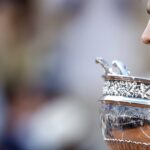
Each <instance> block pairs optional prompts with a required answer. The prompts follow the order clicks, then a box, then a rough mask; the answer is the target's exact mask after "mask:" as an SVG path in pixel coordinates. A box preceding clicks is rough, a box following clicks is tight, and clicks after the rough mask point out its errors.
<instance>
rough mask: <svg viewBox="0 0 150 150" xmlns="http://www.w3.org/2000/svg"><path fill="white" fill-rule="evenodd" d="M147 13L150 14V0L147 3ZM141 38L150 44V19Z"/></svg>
mask: <svg viewBox="0 0 150 150" xmlns="http://www.w3.org/2000/svg"><path fill="white" fill-rule="evenodd" d="M147 13H148V14H150V0H148V4H147ZM141 39H142V41H143V43H145V44H150V20H149V21H148V24H147V26H146V28H145V30H144V32H143V34H142V37H141Z"/></svg>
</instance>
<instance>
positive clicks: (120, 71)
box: [96, 57, 130, 76]
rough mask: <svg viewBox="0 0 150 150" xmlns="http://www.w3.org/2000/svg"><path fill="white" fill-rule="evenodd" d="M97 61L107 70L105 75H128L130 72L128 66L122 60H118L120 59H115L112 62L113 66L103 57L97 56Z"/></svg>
mask: <svg viewBox="0 0 150 150" xmlns="http://www.w3.org/2000/svg"><path fill="white" fill-rule="evenodd" d="M96 63H99V64H101V66H102V67H103V68H104V70H105V75H108V74H113V75H117V74H118V75H125V76H128V75H129V74H130V72H129V70H128V69H127V67H126V66H125V65H124V64H123V63H122V62H121V61H118V60H115V61H113V62H112V67H111V66H110V65H109V64H108V62H107V61H106V60H104V59H103V58H102V57H97V58H96ZM113 68H116V69H117V71H114V69H113Z"/></svg>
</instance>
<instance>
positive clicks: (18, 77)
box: [0, 0, 150, 150]
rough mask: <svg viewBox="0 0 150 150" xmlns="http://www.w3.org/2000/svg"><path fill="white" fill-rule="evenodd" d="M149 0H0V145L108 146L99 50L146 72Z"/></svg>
mask: <svg viewBox="0 0 150 150" xmlns="http://www.w3.org/2000/svg"><path fill="white" fill-rule="evenodd" d="M146 6H147V0H0V149H1V150H107V146H105V143H104V141H103V137H102V134H101V125H100V113H99V112H100V107H99V104H98V100H99V99H100V97H101V90H102V85H103V80H102V79H101V75H102V74H103V71H102V69H101V68H100V67H99V66H98V65H96V64H95V62H94V60H95V58H96V57H97V56H102V57H104V58H105V59H106V60H108V61H109V62H111V61H112V60H115V59H118V60H121V61H123V62H124V63H125V64H126V65H127V66H128V68H129V69H130V70H131V73H132V75H138V76H145V77H150V65H149V64H150V59H149V58H150V51H149V49H150V48H149V47H148V46H145V45H144V44H142V42H141V34H142V32H143V31H144V28H145V26H146V24H147V22H148V19H149V16H148V15H147V13H146Z"/></svg>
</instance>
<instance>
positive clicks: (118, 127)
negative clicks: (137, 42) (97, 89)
mask: <svg viewBox="0 0 150 150" xmlns="http://www.w3.org/2000/svg"><path fill="white" fill-rule="evenodd" d="M96 62H97V63H100V64H101V65H102V67H103V68H104V70H105V75H103V78H104V81H105V82H104V87H103V96H102V98H101V99H100V101H99V102H100V109H101V123H102V133H103V136H104V140H105V142H106V143H107V145H108V146H109V147H110V149H111V150H150V79H145V78H139V77H134V76H130V72H129V71H128V69H127V67H126V66H125V65H124V64H123V63H122V62H120V61H113V62H112V67H110V66H109V64H108V63H107V62H106V61H104V60H103V59H102V58H97V59H96Z"/></svg>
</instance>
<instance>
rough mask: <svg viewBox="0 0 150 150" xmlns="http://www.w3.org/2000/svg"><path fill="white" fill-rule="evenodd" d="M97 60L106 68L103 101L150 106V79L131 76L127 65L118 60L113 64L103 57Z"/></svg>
mask: <svg viewBox="0 0 150 150" xmlns="http://www.w3.org/2000/svg"><path fill="white" fill-rule="evenodd" d="M96 62H97V63H100V64H101V66H102V67H103V69H104V70H105V75H103V78H104V79H105V83H104V87H103V98H102V99H103V101H113V102H114V101H115V102H125V103H129V104H139V105H141V106H142V105H145V106H146V105H147V106H148V107H149V106H150V79H148V78H141V77H136V76H130V71H128V69H127V67H126V66H125V65H124V64H123V63H122V62H120V61H117V60H115V61H113V62H112V66H110V65H109V64H108V63H107V62H106V61H105V60H104V59H103V58H97V59H96ZM114 68H115V69H114Z"/></svg>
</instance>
